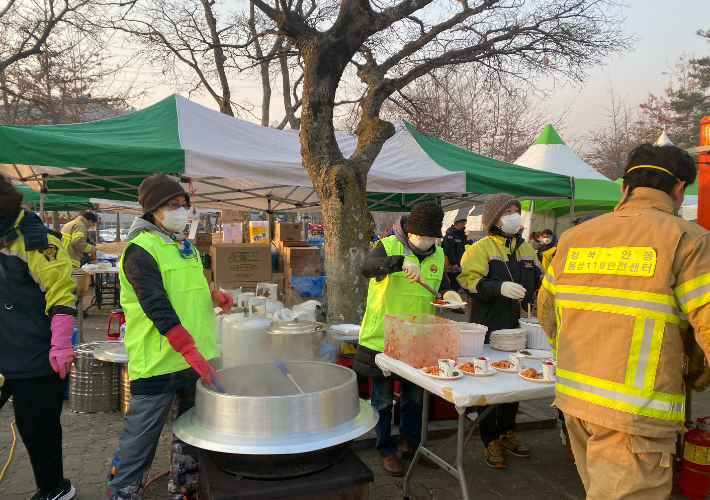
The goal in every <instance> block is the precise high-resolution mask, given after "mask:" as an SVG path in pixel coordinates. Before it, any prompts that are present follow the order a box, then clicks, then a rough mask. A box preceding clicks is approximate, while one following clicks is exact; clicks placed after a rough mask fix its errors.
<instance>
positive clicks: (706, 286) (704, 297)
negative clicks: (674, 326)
mask: <svg viewBox="0 0 710 500" xmlns="http://www.w3.org/2000/svg"><path fill="white" fill-rule="evenodd" d="M673 293H674V294H675V296H676V297H677V300H678V304H680V307H681V309H682V310H683V312H684V313H687V312H689V311H692V310H693V309H695V308H697V307H700V306H702V305H704V304H707V303H708V302H710V273H707V274H703V275H702V276H698V277H697V278H693V279H692V280H690V281H686V282H685V283H683V284H682V285H680V286H677V287H675V288H674V289H673Z"/></svg>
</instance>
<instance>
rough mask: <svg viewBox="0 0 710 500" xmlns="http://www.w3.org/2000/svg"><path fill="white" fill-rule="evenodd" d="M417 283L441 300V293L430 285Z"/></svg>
mask: <svg viewBox="0 0 710 500" xmlns="http://www.w3.org/2000/svg"><path fill="white" fill-rule="evenodd" d="M417 283H419V284H420V285H421V286H423V287H424V289H425V290H426V291H428V292H429V293H430V294H432V295H433V296H434V297H436V298H437V299H440V298H441V294H440V293H439V292H437V291H436V290H434V289H433V288H432V287H430V286H429V285H427V284H426V283H422V282H421V281H417Z"/></svg>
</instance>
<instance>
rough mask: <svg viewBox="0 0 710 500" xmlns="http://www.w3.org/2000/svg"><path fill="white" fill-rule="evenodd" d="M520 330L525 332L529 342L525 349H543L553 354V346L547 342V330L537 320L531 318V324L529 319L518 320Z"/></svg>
mask: <svg viewBox="0 0 710 500" xmlns="http://www.w3.org/2000/svg"><path fill="white" fill-rule="evenodd" d="M518 323H519V324H520V328H522V329H523V330H525V333H527V342H526V343H525V347H526V348H528V349H542V350H543V351H550V352H552V346H551V345H550V342H548V340H547V335H545V330H543V329H542V327H541V326H540V325H539V323H538V322H537V318H530V323H528V319H527V318H521V319H520V320H518Z"/></svg>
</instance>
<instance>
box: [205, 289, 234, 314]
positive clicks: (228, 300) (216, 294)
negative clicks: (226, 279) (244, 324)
mask: <svg viewBox="0 0 710 500" xmlns="http://www.w3.org/2000/svg"><path fill="white" fill-rule="evenodd" d="M210 295H211V296H212V303H213V304H214V305H215V306H218V307H221V308H222V310H221V311H220V313H219V314H227V313H228V312H229V310H230V309H231V308H232V304H234V299H232V296H231V295H229V294H228V293H224V292H220V291H219V290H212V291H211V292H210ZM219 314H218V316H219Z"/></svg>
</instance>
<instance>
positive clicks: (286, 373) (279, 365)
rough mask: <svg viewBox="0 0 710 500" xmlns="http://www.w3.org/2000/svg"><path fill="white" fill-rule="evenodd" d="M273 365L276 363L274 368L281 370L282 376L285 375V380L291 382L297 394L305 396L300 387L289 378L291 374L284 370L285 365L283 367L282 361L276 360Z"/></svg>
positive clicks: (286, 369)
mask: <svg viewBox="0 0 710 500" xmlns="http://www.w3.org/2000/svg"><path fill="white" fill-rule="evenodd" d="M274 363H276V366H278V367H279V370H281V371H282V372H283V374H284V375H286V378H287V379H289V380H290V381H291V383H292V384H293V385H294V386H295V387H296V389H298V392H300V393H301V394H305V392H303V389H301V387H300V386H299V385H298V384H297V383H296V381H295V380H294V379H293V377H292V376H291V372H290V371H288V368H286V365H284V363H283V361H281V360H280V359H277V360H275V361H274Z"/></svg>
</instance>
